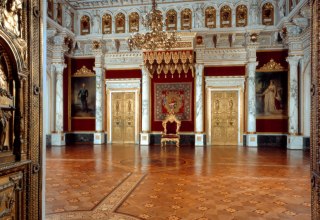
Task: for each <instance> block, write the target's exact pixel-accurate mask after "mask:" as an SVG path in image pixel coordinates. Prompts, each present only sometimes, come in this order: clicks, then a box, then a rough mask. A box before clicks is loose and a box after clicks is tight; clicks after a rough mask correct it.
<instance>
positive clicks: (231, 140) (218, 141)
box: [211, 91, 239, 145]
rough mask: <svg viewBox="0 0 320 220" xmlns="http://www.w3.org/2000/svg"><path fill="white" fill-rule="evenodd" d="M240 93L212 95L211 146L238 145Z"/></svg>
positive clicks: (214, 92) (224, 92)
mask: <svg viewBox="0 0 320 220" xmlns="http://www.w3.org/2000/svg"><path fill="white" fill-rule="evenodd" d="M238 104H239V103H238V92H237V91H213V92H212V94H211V144H212V145H237V144H238V132H239V129H238Z"/></svg>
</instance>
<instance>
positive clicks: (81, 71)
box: [73, 66, 95, 77]
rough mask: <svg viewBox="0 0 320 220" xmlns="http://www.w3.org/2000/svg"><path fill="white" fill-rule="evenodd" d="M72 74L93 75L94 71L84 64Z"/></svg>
mask: <svg viewBox="0 0 320 220" xmlns="http://www.w3.org/2000/svg"><path fill="white" fill-rule="evenodd" d="M73 76H83V77H85V76H95V74H94V72H93V71H91V70H89V69H88V68H87V67H86V66H82V67H81V69H79V70H77V72H75V73H74V74H73Z"/></svg>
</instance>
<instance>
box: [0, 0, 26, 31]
mask: <svg viewBox="0 0 320 220" xmlns="http://www.w3.org/2000/svg"><path fill="white" fill-rule="evenodd" d="M21 16H22V1H21V0H2V1H1V7H0V22H1V26H2V27H4V28H5V29H6V30H7V31H8V32H10V33H12V34H14V35H16V36H18V37H19V36H21V20H22V19H21Z"/></svg>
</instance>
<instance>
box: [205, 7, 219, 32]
mask: <svg viewBox="0 0 320 220" xmlns="http://www.w3.org/2000/svg"><path fill="white" fill-rule="evenodd" d="M216 13H217V12H216V9H215V8H214V7H207V8H206V10H205V26H206V27H207V28H215V27H216Z"/></svg>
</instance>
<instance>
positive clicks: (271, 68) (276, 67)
mask: <svg viewBox="0 0 320 220" xmlns="http://www.w3.org/2000/svg"><path fill="white" fill-rule="evenodd" d="M256 71H257V72H277V71H286V69H285V68H284V67H283V66H281V64H280V63H277V62H275V61H274V59H271V60H270V61H269V62H268V63H266V64H264V65H263V66H262V67H261V68H260V69H257V70H256Z"/></svg>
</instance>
